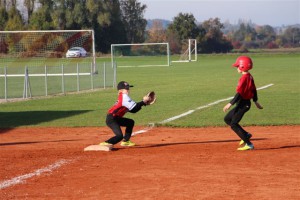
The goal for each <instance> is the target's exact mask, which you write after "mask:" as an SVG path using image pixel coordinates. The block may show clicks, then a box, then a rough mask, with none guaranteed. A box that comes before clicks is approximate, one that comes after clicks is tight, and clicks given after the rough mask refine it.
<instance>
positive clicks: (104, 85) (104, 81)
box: [103, 62, 106, 89]
mask: <svg viewBox="0 0 300 200" xmlns="http://www.w3.org/2000/svg"><path fill="white" fill-rule="evenodd" d="M103 88H104V89H105V88H106V62H104V63H103Z"/></svg>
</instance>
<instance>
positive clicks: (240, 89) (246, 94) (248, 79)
mask: <svg viewBox="0 0 300 200" xmlns="http://www.w3.org/2000/svg"><path fill="white" fill-rule="evenodd" d="M255 90H256V87H255V84H254V79H253V77H252V75H251V74H250V73H247V74H243V75H242V77H241V78H240V80H239V83H238V86H237V88H236V92H237V93H239V94H240V95H241V96H242V98H243V99H252V98H253V96H254V92H255Z"/></svg>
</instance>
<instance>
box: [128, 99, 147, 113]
mask: <svg viewBox="0 0 300 200" xmlns="http://www.w3.org/2000/svg"><path fill="white" fill-rule="evenodd" d="M142 106H146V104H145V102H144V101H140V102H138V103H136V104H135V106H134V107H133V108H132V109H131V110H129V112H131V113H136V112H138V111H140V110H141V109H142Z"/></svg>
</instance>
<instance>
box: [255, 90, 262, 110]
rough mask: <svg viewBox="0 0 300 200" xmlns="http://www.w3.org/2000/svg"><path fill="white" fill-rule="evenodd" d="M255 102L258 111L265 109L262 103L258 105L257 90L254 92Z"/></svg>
mask: <svg viewBox="0 0 300 200" xmlns="http://www.w3.org/2000/svg"><path fill="white" fill-rule="evenodd" d="M253 94H254V96H253V102H254V103H255V106H256V107H257V108H258V109H263V107H262V106H261V105H260V103H258V101H257V100H258V97H257V91H256V89H255V90H254V91H253Z"/></svg>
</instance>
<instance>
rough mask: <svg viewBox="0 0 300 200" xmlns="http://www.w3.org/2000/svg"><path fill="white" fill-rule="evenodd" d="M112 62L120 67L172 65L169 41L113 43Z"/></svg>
mask: <svg viewBox="0 0 300 200" xmlns="http://www.w3.org/2000/svg"><path fill="white" fill-rule="evenodd" d="M111 62H112V63H117V66H118V67H148V66H170V53H169V43H139V44H112V45H111Z"/></svg>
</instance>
